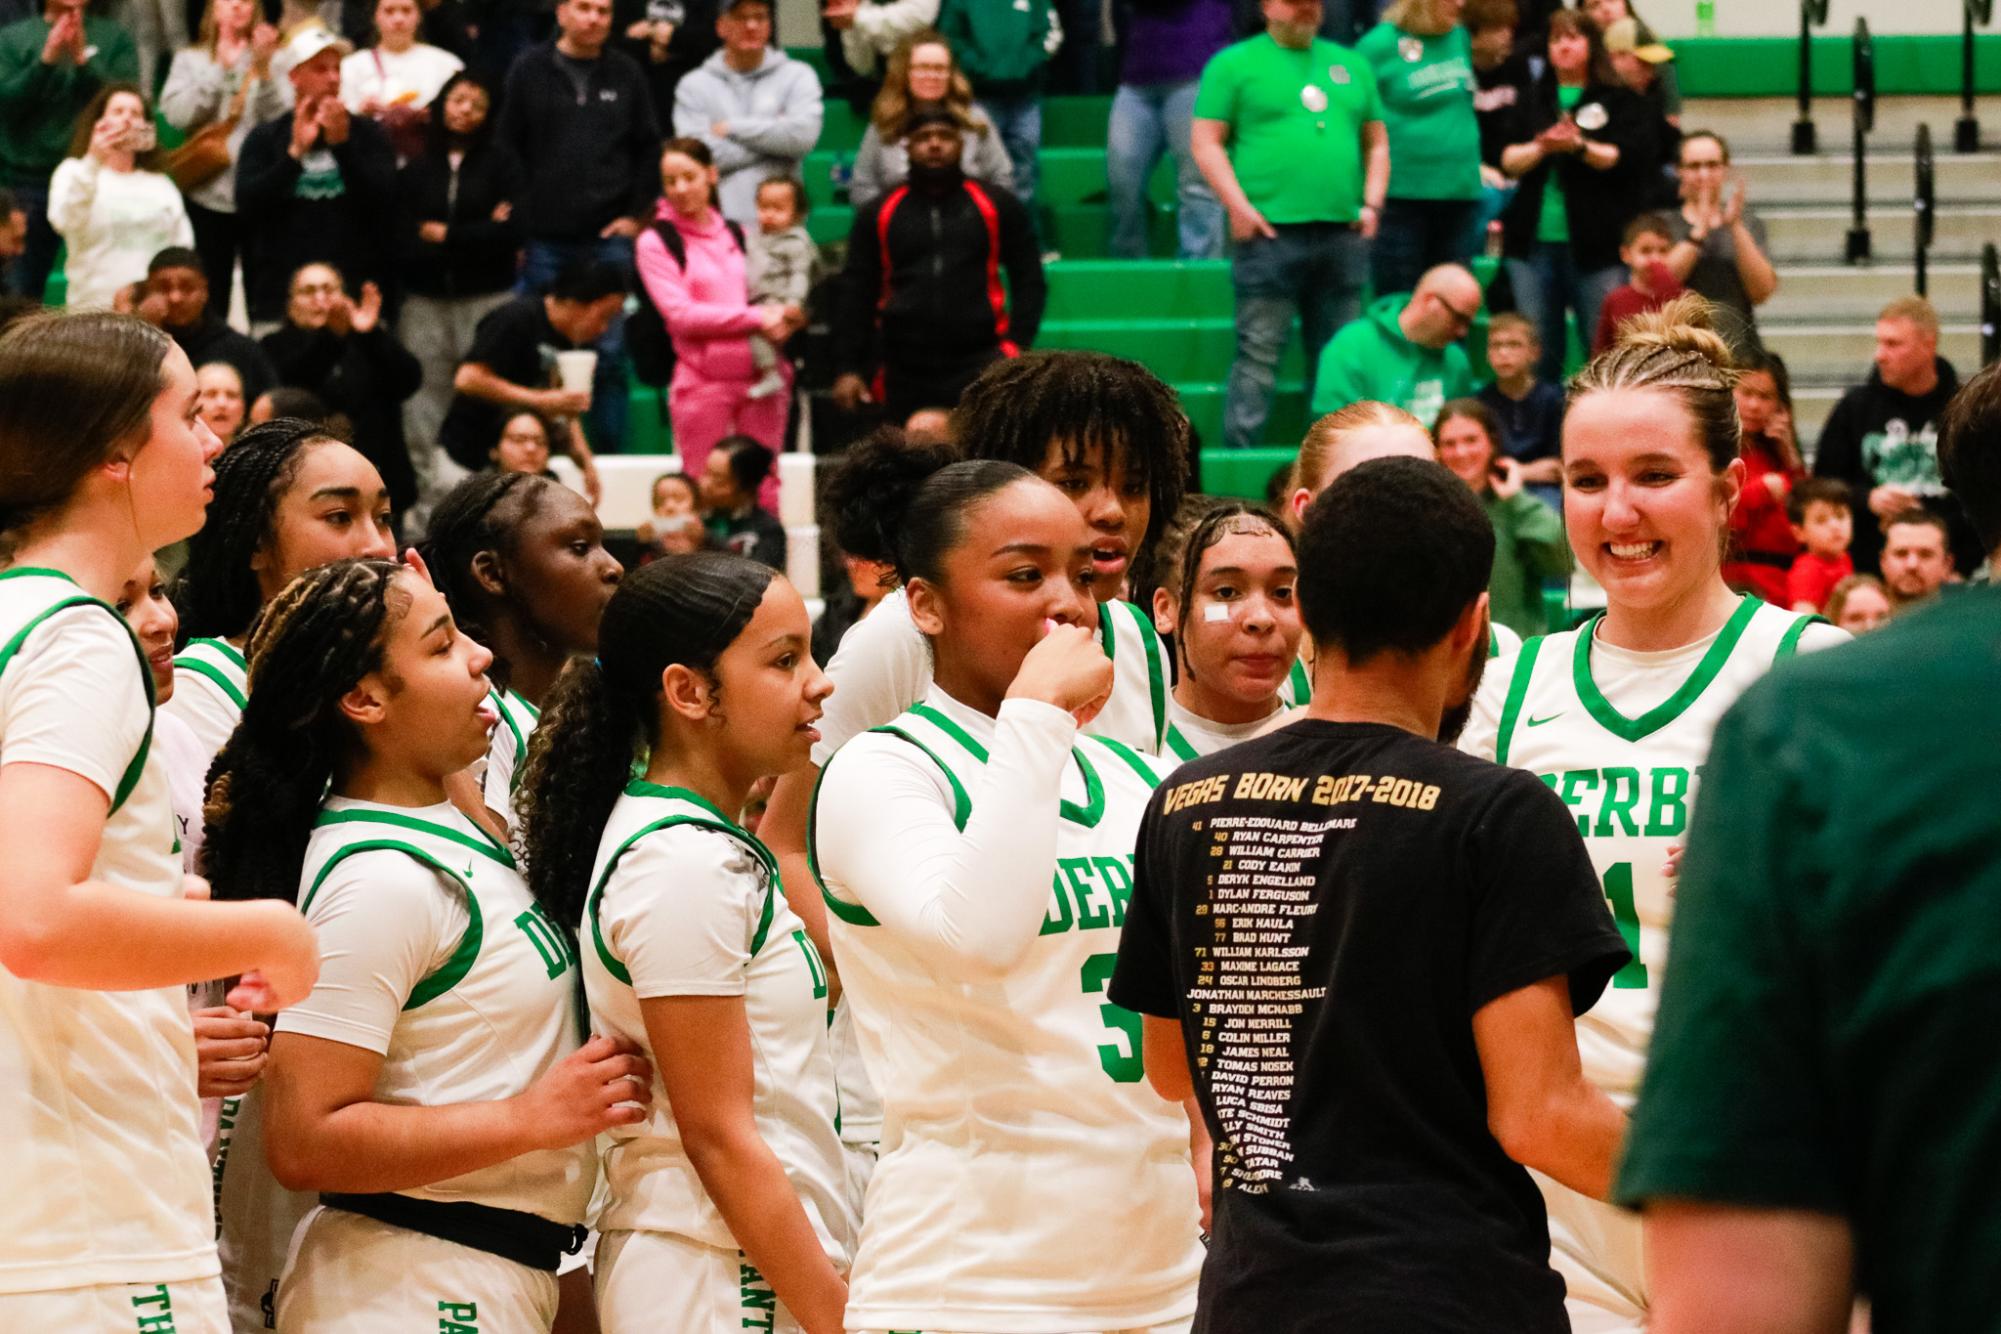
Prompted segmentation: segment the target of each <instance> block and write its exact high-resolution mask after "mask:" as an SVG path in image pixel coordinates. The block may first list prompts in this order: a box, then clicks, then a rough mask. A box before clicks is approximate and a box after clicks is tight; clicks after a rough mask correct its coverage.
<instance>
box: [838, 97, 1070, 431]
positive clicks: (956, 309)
mask: <svg viewBox="0 0 2001 1334" xmlns="http://www.w3.org/2000/svg"><path fill="white" fill-rule="evenodd" d="M903 137H904V140H905V142H906V143H907V144H908V145H909V148H910V181H909V183H908V184H907V185H905V186H903V187H902V188H901V189H898V190H895V191H892V192H891V193H890V194H888V195H885V196H884V197H883V198H881V199H879V200H877V201H876V202H875V203H873V204H870V205H869V206H868V207H867V208H865V209H862V210H861V211H860V212H859V213H857V214H856V215H855V225H854V231H853V232H852V233H851V234H850V236H849V240H848V258H847V268H846V269H845V271H844V272H843V274H842V277H841V287H840V291H839V294H838V298H837V301H836V306H837V309H836V313H835V320H834V366H835V369H836V370H837V372H838V377H837V378H836V380H835V382H834V391H833V392H834V401H835V402H836V403H838V404H839V405H840V406H841V407H843V408H845V409H846V410H848V411H850V412H852V411H854V410H855V409H856V408H857V407H858V406H859V405H860V404H862V403H863V402H866V401H875V400H877V399H879V400H880V401H881V402H882V403H883V404H884V405H885V406H886V407H887V409H888V412H889V416H890V419H891V420H892V421H902V420H904V419H905V418H906V417H908V416H909V415H910V414H911V413H912V412H915V411H916V410H917V409H919V408H933V407H951V406H953V405H955V404H957V403H958V401H959V396H960V394H962V393H963V392H965V389H966V386H967V385H969V384H971V383H972V382H973V381H974V380H975V379H976V378H977V377H978V376H979V374H980V372H981V370H983V369H984V368H985V367H986V366H987V365H988V363H990V362H993V361H995V360H998V359H999V358H1002V357H1012V356H1014V355H1016V354H1017V353H1018V352H1020V351H1021V350H1022V349H1024V348H1027V347H1030V346H1033V345H1034V342H1035V334H1036V330H1037V329H1039V328H1040V327H1041V325H1042V308H1043V302H1044V300H1045V299H1046V296H1047V284H1046V283H1045V280H1044V278H1043V274H1042V259H1041V256H1040V255H1039V254H1037V252H1036V248H1035V233H1034V230H1033V228H1032V227H1031V225H1030V223H1029V219H1028V212H1027V210H1026V209H1024V208H1023V207H1022V205H1021V204H1020V202H1019V201H1017V200H1016V199H1015V198H1014V196H1013V195H1011V194H1009V193H1007V191H1005V190H1002V189H1000V188H999V187H997V186H992V185H984V184H981V183H980V182H978V181H973V180H969V179H967V177H966V175H965V173H964V172H963V171H962V170H960V155H961V153H962V152H963V150H964V145H965V141H964V139H963V138H962V137H961V130H960V125H959V122H958V120H957V119H956V118H955V117H954V116H953V114H952V113H951V112H950V111H949V110H947V109H946V108H945V107H943V106H937V105H933V106H920V107H918V108H916V109H914V110H913V111H912V112H911V115H910V118H909V120H908V121H907V122H906V124H905V129H904V133H903ZM1000 273H1005V274H1006V276H1007V291H1006V294H1005V296H1003V294H1002V292H1001V291H1000V290H999V289H998V288H996V287H994V286H993V278H992V275H995V274H1000ZM872 383H873V385H874V387H873V388H871V387H870V386H871V384H872Z"/></svg>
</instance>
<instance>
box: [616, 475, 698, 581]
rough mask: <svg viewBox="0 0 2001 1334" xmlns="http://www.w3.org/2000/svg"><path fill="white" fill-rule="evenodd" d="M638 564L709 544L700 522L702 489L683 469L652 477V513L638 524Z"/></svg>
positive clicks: (678, 554)
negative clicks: (680, 471)
mask: <svg viewBox="0 0 2001 1334" xmlns="http://www.w3.org/2000/svg"><path fill="white" fill-rule="evenodd" d="M633 536H634V537H636V538H637V539H638V541H639V563H640V564H641V565H645V564H648V563H649V562H652V561H656V560H659V559H660V558H661V557H662V556H684V555H687V554H689V553H690V552H695V551H701V550H703V549H704V548H705V547H707V546H708V545H709V530H708V529H707V528H705V527H704V526H703V524H702V493H701V490H700V488H698V487H697V486H696V484H695V481H694V479H693V478H691V477H689V476H688V475H687V474H686V473H679V472H663V473H661V474H660V475H659V476H658V477H656V478H654V479H653V517H652V518H651V519H649V520H647V521H646V522H644V523H642V524H640V525H639V527H638V528H637V529H635V530H634V532H633Z"/></svg>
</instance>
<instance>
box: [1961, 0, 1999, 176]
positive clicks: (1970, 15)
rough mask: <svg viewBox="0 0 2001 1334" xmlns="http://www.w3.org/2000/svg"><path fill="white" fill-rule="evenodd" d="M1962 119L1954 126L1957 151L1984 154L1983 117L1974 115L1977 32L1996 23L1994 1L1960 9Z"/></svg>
mask: <svg viewBox="0 0 2001 1334" xmlns="http://www.w3.org/2000/svg"><path fill="white" fill-rule="evenodd" d="M1960 20H1961V22H1960V30H1959V119H1958V120H1957V121H1956V122H1954V124H1953V127H1952V146H1953V150H1954V151H1955V152H1960V153H1978V152H1979V151H1980V118H1979V117H1977V116H1975V115H1974V114H1973V29H1974V27H1975V25H1978V26H1980V27H1983V28H1984V27H1986V26H1987V25H1988V24H1989V23H1992V22H1993V21H1994V0H1966V2H1965V3H1964V4H1962V5H1961V6H1960Z"/></svg>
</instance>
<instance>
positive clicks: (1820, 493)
mask: <svg viewBox="0 0 2001 1334" xmlns="http://www.w3.org/2000/svg"><path fill="white" fill-rule="evenodd" d="M1853 505H1854V498H1853V497H1852V496H1851V495H1850V494H1849V491H1848V484H1847V483H1846V482H1840V481H1836V480H1835V479H1833V478H1831V477H1809V478H1806V479H1805V480H1804V481H1802V482H1800V483H1799V484H1798V485H1797V486H1795V487H1793V492H1792V495H1791V496H1790V497H1789V498H1788V499H1787V501H1786V514H1787V517H1788V518H1790V519H1791V520H1792V524H1793V536H1794V537H1795V538H1797V539H1798V540H1799V544H1800V546H1801V547H1803V548H1804V550H1802V551H1801V552H1800V554H1799V557H1798V559H1796V560H1794V561H1793V567H1792V569H1791V571H1790V572H1788V573H1787V575H1786V600H1787V601H1788V602H1790V603H1791V604H1792V609H1793V610H1794V611H1811V612H1819V611H1820V610H1821V609H1822V608H1824V607H1826V606H1827V597H1828V594H1829V593H1832V592H1833V591H1834V586H1835V585H1836V584H1838V583H1840V582H1841V581H1842V580H1843V579H1846V578H1847V577H1848V576H1849V575H1851V574H1853V573H1855V561H1854V559H1853V558H1851V557H1850V556H1849V554H1848V543H1849V541H1850V540H1851V539H1852V538H1853V537H1854V536H1855V514H1854V510H1853V508H1852V507H1853Z"/></svg>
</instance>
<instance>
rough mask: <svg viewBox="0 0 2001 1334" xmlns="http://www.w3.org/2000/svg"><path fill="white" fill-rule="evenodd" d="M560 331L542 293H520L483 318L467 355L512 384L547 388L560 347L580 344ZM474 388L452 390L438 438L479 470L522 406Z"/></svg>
mask: <svg viewBox="0 0 2001 1334" xmlns="http://www.w3.org/2000/svg"><path fill="white" fill-rule="evenodd" d="M575 346H576V344H575V343H572V342H571V341H570V340H569V339H567V338H565V337H563V335H561V334H560V333H557V332H556V326H555V325H553V324H551V323H549V314H548V312H547V311H546V310H545V309H544V308H543V306H542V298H541V297H539V296H533V295H530V296H518V297H515V298H514V299H513V300H512V301H510V302H508V303H507V304H506V305H504V306H501V307H499V308H498V309H496V310H494V311H493V312H492V313H491V314H489V315H488V316H487V317H486V318H485V319H483V320H481V321H480V322H479V327H478V328H477V329H475V330H473V336H472V347H471V348H470V349H468V350H467V352H466V356H465V359H466V360H467V361H469V362H477V363H478V364H479V365H482V366H484V367H486V368H487V369H488V370H490V371H492V372H493V373H494V374H495V375H498V376H499V377H500V378H501V379H503V380H506V381H507V382H508V383H509V384H518V385H523V386H525V387H527V388H530V389H547V388H548V387H549V385H550V383H551V382H552V376H553V372H554V370H555V366H556V353H558V352H561V351H567V350H568V349H570V348H573V347H575ZM519 410H520V409H518V408H509V407H504V406H502V405H501V404H499V403H495V402H493V401H492V400H490V399H484V398H475V397H473V396H472V395H471V394H454V395H452V406H451V408H450V410H449V411H447V412H446V413H445V420H444V424H443V425H441V426H440V427H439V428H438V443H439V444H441V445H443V446H444V447H445V452H446V453H447V454H449V455H451V457H452V459H453V461H454V462H456V463H458V464H459V465H460V466H461V467H465V468H471V469H473V470H474V471H478V470H479V469H481V468H484V467H486V466H487V463H488V457H487V456H488V454H489V452H490V451H491V450H492V449H493V447H494V446H495V445H497V444H499V443H500V428H501V427H502V426H505V425H506V424H507V419H508V418H509V417H511V416H512V415H514V413H515V412H517V411H519Z"/></svg>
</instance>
